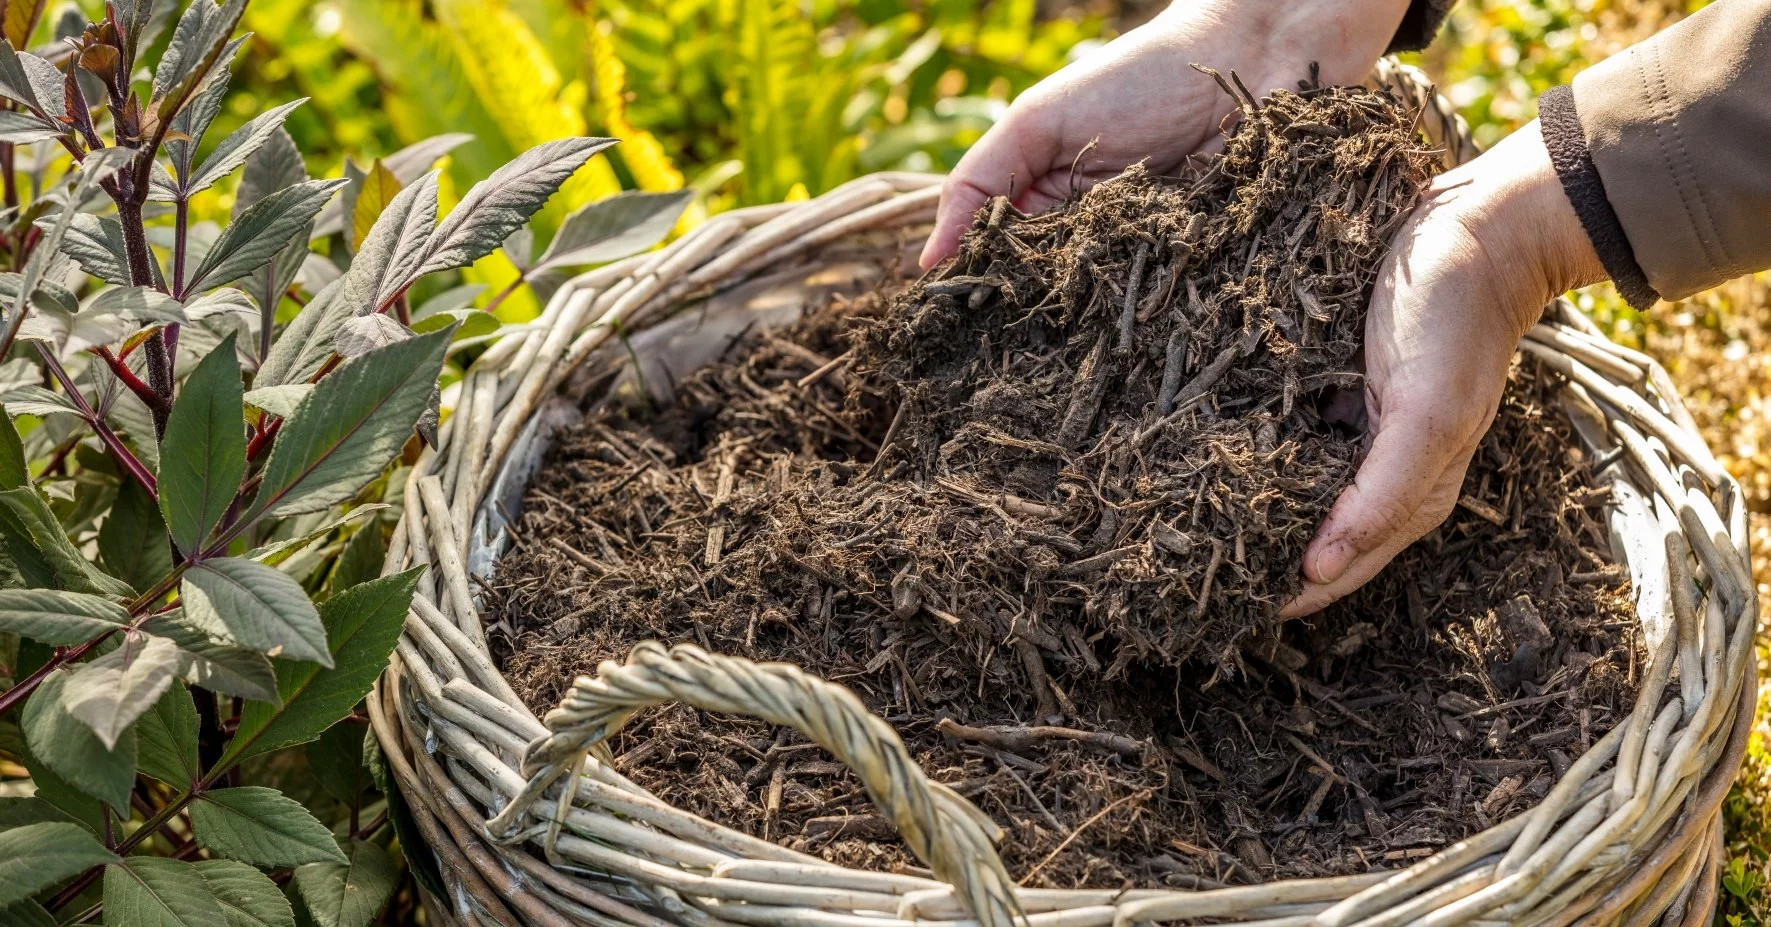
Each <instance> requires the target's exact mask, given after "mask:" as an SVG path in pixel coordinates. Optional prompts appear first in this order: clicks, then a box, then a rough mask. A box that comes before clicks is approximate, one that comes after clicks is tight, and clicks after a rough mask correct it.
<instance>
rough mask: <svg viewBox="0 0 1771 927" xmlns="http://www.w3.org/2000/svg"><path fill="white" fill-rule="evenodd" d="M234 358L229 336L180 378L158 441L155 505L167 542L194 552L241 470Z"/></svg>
mask: <svg viewBox="0 0 1771 927" xmlns="http://www.w3.org/2000/svg"><path fill="white" fill-rule="evenodd" d="M243 390H244V387H242V386H241V384H240V359H239V356H238V354H237V352H236V350H235V347H234V336H233V335H228V336H227V337H226V338H224V339H222V342H221V345H220V346H219V347H217V348H215V349H214V350H212V351H210V352H209V353H208V354H207V355H205V356H204V358H203V360H202V361H201V362H200V363H198V364H197V369H196V370H194V371H192V373H191V375H190V377H189V378H188V379H186V380H185V382H184V388H183V389H182V390H180V391H179V394H178V399H177V400H176V401H175V402H174V403H173V405H172V415H171V416H170V417H169V418H168V419H167V421H166V435H165V437H164V438H163V439H162V440H161V442H160V509H161V512H162V513H163V514H164V515H165V517H166V526H167V528H168V530H169V531H170V532H171V534H172V541H173V543H175V544H177V545H178V549H179V550H181V551H183V552H184V554H185V556H186V557H195V556H197V554H198V553H199V552H200V551H201V549H202V546H203V542H204V540H205V539H207V538H208V537H209V533H210V532H211V531H213V530H215V526H216V525H218V524H220V523H221V520H222V518H223V517H225V516H226V515H227V511H228V508H229V507H230V506H231V505H233V502H234V496H235V494H236V493H238V492H239V491H240V480H241V478H242V477H244V476H245V474H246V426H245V424H244V423H243V421H242V420H241V417H240V415H241V408H240V404H241V395H242V393H243Z"/></svg>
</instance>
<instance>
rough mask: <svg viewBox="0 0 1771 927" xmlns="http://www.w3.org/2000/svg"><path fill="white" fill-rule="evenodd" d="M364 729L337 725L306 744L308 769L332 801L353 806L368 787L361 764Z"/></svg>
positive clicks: (367, 775) (366, 768)
mask: <svg viewBox="0 0 1771 927" xmlns="http://www.w3.org/2000/svg"><path fill="white" fill-rule="evenodd" d="M367 733H368V729H367V728H365V727H363V726H362V725H360V724H349V723H344V722H340V723H338V724H334V725H332V726H331V727H329V728H327V729H326V731H325V732H324V733H322V734H321V735H320V736H319V739H317V740H315V741H314V742H312V743H310V744H308V745H307V748H306V749H305V750H304V751H303V753H305V754H306V755H307V766H308V769H311V770H313V773H314V778H316V779H318V780H320V785H321V786H323V787H324V788H325V789H326V791H327V792H330V793H331V794H332V797H333V798H336V799H338V800H339V802H341V803H343V804H345V805H356V804H357V803H358V801H359V800H360V799H361V798H362V797H363V791H364V790H365V789H367V788H368V787H369V786H370V784H371V783H370V775H369V767H368V765H367V764H365V763H364V762H363V743H364V741H365V739H366V737H365V735H366V734H367Z"/></svg>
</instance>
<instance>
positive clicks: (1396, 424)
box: [922, 0, 1604, 616]
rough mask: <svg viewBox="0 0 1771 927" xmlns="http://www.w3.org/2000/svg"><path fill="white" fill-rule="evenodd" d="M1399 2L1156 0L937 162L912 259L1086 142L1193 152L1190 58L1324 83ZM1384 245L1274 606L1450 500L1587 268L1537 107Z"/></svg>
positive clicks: (940, 253)
mask: <svg viewBox="0 0 1771 927" xmlns="http://www.w3.org/2000/svg"><path fill="white" fill-rule="evenodd" d="M1406 7H1407V3H1406V0H1359V2H1351V3H1301V4H1300V3H1295V2H1274V0H1204V2H1177V3H1175V4H1173V5H1172V6H1170V7H1169V8H1168V9H1167V10H1165V11H1164V12H1163V13H1161V14H1160V15H1158V16H1157V18H1156V19H1154V20H1152V21H1151V22H1150V23H1149V24H1147V25H1145V26H1142V27H1140V28H1138V29H1134V30H1132V31H1130V32H1127V33H1126V34H1125V35H1124V36H1122V37H1120V38H1118V39H1116V40H1114V41H1113V42H1112V43H1111V44H1110V45H1108V46H1107V47H1106V48H1105V49H1103V50H1102V51H1100V52H1097V53H1096V54H1094V55H1092V56H1090V57H1088V58H1085V59H1083V60H1081V61H1079V62H1076V63H1075V64H1072V65H1070V66H1069V67H1066V68H1064V69H1063V70H1061V71H1059V72H1058V73H1057V74H1054V75H1053V76H1052V77H1050V78H1048V79H1047V80H1045V81H1044V82H1042V83H1040V84H1039V85H1037V86H1035V87H1033V88H1032V89H1031V90H1029V91H1027V92H1026V93H1025V94H1022V95H1021V97H1020V98H1019V99H1017V100H1016V101H1015V103H1014V104H1013V105H1012V106H1011V107H1009V110H1008V112H1007V113H1006V114H1005V116H1004V117H1003V119H1002V120H1001V121H1000V122H998V123H997V124H996V126H995V127H994V128H992V129H991V130H990V131H989V132H988V133H987V134H986V135H985V136H984V137H983V138H982V139H981V140H980V141H979V142H978V143H977V145H975V146H974V147H973V148H972V149H971V151H970V152H968V153H967V154H966V156H965V158H964V159H962V160H961V161H960V163H959V165H958V166H957V167H956V168H955V169H954V171H953V173H952V174H951V175H950V176H949V177H948V179H947V183H946V187H945V188H944V189H943V190H942V194H941V205H940V211H939V214H938V216H937V218H936V225H935V231H934V234H933V235H932V236H931V237H930V239H929V242H928V245H927V247H926V249H925V250H924V251H923V255H922V263H923V266H924V267H932V266H933V265H934V264H936V263H938V262H940V261H941V260H943V259H945V258H946V257H948V256H949V255H951V254H952V253H953V251H954V250H955V248H956V247H957V245H958V242H959V237H960V235H961V234H963V233H964V231H965V230H966V228H967V227H968V226H969V224H970V222H971V217H972V214H973V213H974V212H976V211H977V210H978V209H979V208H980V207H981V206H983V205H984V204H985V203H987V202H988V201H989V200H990V198H991V197H993V196H996V195H1010V196H1012V197H1013V198H1014V200H1015V204H1016V205H1017V206H1019V207H1021V208H1022V209H1023V210H1027V211H1037V210H1041V209H1045V208H1047V207H1049V206H1051V205H1053V204H1056V203H1058V202H1061V201H1062V200H1064V199H1065V198H1066V197H1067V196H1068V195H1069V194H1070V188H1071V183H1072V179H1071V178H1072V164H1073V163H1075V162H1076V158H1077V156H1078V153H1079V152H1082V151H1083V149H1084V148H1085V147H1087V146H1088V145H1089V144H1090V143H1091V142H1094V143H1095V147H1094V149H1093V150H1092V151H1090V152H1089V153H1088V155H1087V157H1086V158H1085V159H1084V160H1083V161H1082V162H1081V163H1078V164H1076V169H1075V177H1076V180H1077V181H1078V182H1079V183H1080V184H1081V185H1088V184H1091V183H1094V182H1097V181H1100V180H1104V179H1107V178H1109V177H1112V176H1114V175H1116V174H1118V173H1119V172H1120V171H1121V170H1123V169H1124V168H1126V167H1128V166H1130V165H1131V164H1134V163H1136V162H1138V161H1147V162H1148V163H1149V165H1150V168H1151V169H1152V170H1153V171H1155V172H1158V173H1163V172H1170V171H1173V170H1175V169H1176V168H1178V167H1179V166H1180V165H1181V163H1182V162H1183V161H1184V159H1185V158H1186V157H1187V156H1188V155H1191V154H1193V153H1195V152H1198V151H1202V150H1208V149H1209V148H1210V147H1211V146H1213V145H1214V144H1215V143H1216V139H1217V137H1218V129H1219V126H1220V124H1221V121H1222V120H1223V119H1224V118H1225V117H1226V116H1227V115H1229V113H1230V111H1231V110H1232V109H1233V106H1234V104H1233V102H1232V101H1231V100H1229V99H1228V98H1227V97H1226V96H1225V95H1224V94H1223V93H1222V92H1221V91H1220V90H1219V89H1218V88H1217V86H1216V85H1215V84H1214V83H1213V82H1212V80H1211V79H1210V78H1209V77H1207V76H1205V75H1203V74H1200V73H1198V72H1196V71H1194V70H1193V69H1192V67H1191V65H1192V63H1194V62H1199V63H1201V64H1209V65H1211V66H1212V67H1214V68H1217V69H1219V70H1231V69H1233V70H1235V71H1236V73H1237V74H1238V75H1239V76H1241V77H1242V79H1243V81H1244V82H1245V83H1247V85H1248V86H1249V88H1250V89H1251V90H1253V91H1254V92H1255V93H1256V94H1260V93H1263V92H1265V91H1267V90H1269V89H1272V88H1277V87H1288V88H1289V87H1294V86H1295V84H1296V81H1297V80H1298V79H1300V78H1302V77H1304V76H1306V75H1307V74H1308V73H1309V66H1310V64H1311V63H1312V62H1316V63H1318V64H1320V66H1321V76H1322V80H1323V81H1324V82H1325V83H1358V82H1360V81H1361V80H1363V79H1364V77H1365V75H1366V74H1367V73H1369V72H1370V70H1371V67H1372V65H1373V64H1374V63H1375V62H1376V60H1377V58H1378V56H1379V55H1381V54H1382V53H1383V51H1384V48H1385V46H1386V45H1387V44H1388V43H1389V40H1390V37H1391V35H1392V34H1393V33H1394V31H1395V28H1396V25H1397V23H1398V22H1400V20H1401V17H1402V14H1403V12H1404V10H1405V9H1406ZM1391 245H1392V250H1391V253H1390V255H1389V257H1388V258H1387V259H1386V260H1385V262H1384V264H1383V267H1382V269H1381V271H1380V272H1379V276H1378V281H1377V284H1376V288H1375V289H1374V291H1373V293H1372V299H1371V306H1370V310H1369V312H1368V314H1367V318H1366V343H1365V364H1366V370H1365V375H1366V380H1365V405H1366V413H1367V440H1368V441H1369V442H1370V451H1369V453H1368V455H1367V457H1366V459H1365V462H1364V464H1363V465H1362V466H1361V467H1360V469H1359V473H1358V475H1357V477H1356V478H1355V480H1354V482H1353V484H1352V485H1351V486H1350V487H1348V488H1347V489H1346V490H1345V491H1344V492H1343V493H1342V495H1341V497H1340V499H1339V500H1338V501H1337V502H1336V504H1335V506H1334V508H1333V510H1332V511H1331V512H1330V513H1329V515H1328V518H1327V519H1326V520H1324V522H1323V523H1322V525H1321V527H1320V528H1319V529H1318V531H1317V535H1316V537H1315V539H1314V540H1313V541H1311V543H1310V546H1309V547H1308V549H1307V550H1306V551H1305V554H1304V579H1305V583H1304V591H1303V592H1302V594H1301V595H1299V597H1298V598H1297V599H1295V600H1293V601H1292V602H1291V603H1290V604H1289V605H1288V606H1286V608H1285V611H1284V614H1285V615H1287V616H1298V615H1306V614H1310V613H1312V612H1315V611H1318V610H1320V609H1321V608H1323V607H1324V606H1326V605H1328V604H1329V603H1330V602H1333V601H1334V600H1335V599H1338V598H1340V597H1341V596H1344V595H1346V594H1347V593H1349V592H1351V591H1353V590H1354V589H1357V588H1358V587H1359V586H1360V585H1362V584H1364V583H1365V582H1366V581H1367V580H1369V579H1371V577H1373V576H1375V575H1376V574H1377V572H1378V571H1379V570H1380V569H1382V568H1383V566H1384V565H1385V564H1387V563H1389V561H1390V559H1391V558H1393V557H1394V556H1396V554H1397V553H1399V552H1400V551H1401V550H1402V549H1403V548H1404V547H1407V546H1408V545H1409V544H1412V543H1413V542H1414V541H1415V540H1417V539H1419V538H1420V537H1421V536H1422V535H1424V534H1426V533H1427V532H1428V531H1430V530H1432V529H1433V528H1434V527H1435V526H1437V525H1438V524H1439V523H1440V522H1442V521H1444V520H1445V518H1446V517H1447V516H1448V515H1450V514H1451V510H1452V507H1453V506H1454V505H1456V504H1457V498H1458V494H1459V491H1460V489H1461V487H1462V485H1463V478H1464V471H1465V469H1466V468H1467V467H1468V466H1469V462H1470V458H1471V456H1472V455H1473V454H1474V453H1475V451H1476V447H1477V445H1478V443H1479V442H1480V441H1481V438H1482V435H1483V433H1484V432H1486V431H1487V429H1488V425H1489V423H1490V422H1491V421H1493V419H1494V414H1495V411H1496V410H1497V409H1498V408H1499V406H1500V399H1501V392H1502V390H1503V388H1504V387H1505V385H1506V376H1507V367H1508V365H1509V364H1510V362H1511V359H1512V356H1513V351H1514V349H1515V348H1516V347H1517V345H1518V342H1519V339H1520V338H1521V337H1523V336H1524V334H1525V330H1526V329H1527V328H1529V327H1530V326H1531V324H1532V323H1533V322H1534V321H1536V319H1537V318H1538V315H1539V314H1540V313H1541V311H1542V309H1543V307H1544V305H1545V304H1546V303H1548V302H1549V301H1550V300H1551V299H1553V298H1555V297H1556V296H1557V295H1559V294H1561V293H1562V292H1564V291H1566V290H1568V289H1572V288H1574V287H1578V286H1584V285H1586V284H1588V283H1593V282H1596V281H1598V280H1600V279H1603V277H1604V271H1603V268H1602V267H1601V266H1600V264H1599V259H1598V257H1597V255H1596V254H1595V253H1594V252H1593V248H1592V245H1591V243H1590V242H1589V241H1588V239H1587V237H1586V233H1585V232H1584V231H1583V230H1582V228H1581V226H1580V222H1579V220H1578V219H1577V218H1576V217H1575V215H1574V211H1573V208H1572V207H1570V206H1569V204H1568V201H1567V199H1566V197H1565V196H1564V195H1563V192H1562V188H1561V183H1560V181H1559V180H1558V179H1557V176H1556V173H1555V169H1554V168H1553V166H1552V165H1551V163H1550V158H1549V153H1548V151H1547V150H1546V149H1545V148H1544V144H1543V139H1542V137H1541V136H1540V135H1539V133H1538V128H1537V123H1536V122H1532V123H1531V124H1530V125H1528V126H1526V127H1525V128H1523V129H1521V130H1519V131H1518V132H1516V133H1514V134H1513V135H1512V136H1510V137H1508V138H1507V139H1506V140H1505V141H1503V142H1501V143H1500V144H1499V145H1497V146H1495V148H1494V149H1493V150H1492V151H1489V152H1488V153H1486V154H1484V155H1482V156H1481V157H1479V158H1477V159H1475V160H1474V161H1471V162H1470V163H1469V164H1466V165H1464V166H1462V167H1459V168H1457V169H1455V170H1452V171H1449V172H1447V173H1445V174H1442V175H1440V176H1439V177H1438V178H1437V179H1436V180H1435V181H1434V183H1433V185H1432V186H1431V188H1430V189H1429V190H1428V192H1427V194H1426V196H1425V198H1424V199H1423V200H1422V202H1421V204H1420V205H1419V206H1418V207H1417V208H1416V210H1415V212H1414V214H1413V215H1412V216H1411V217H1410V219H1409V220H1408V221H1407V222H1406V223H1405V224H1404V225H1403V226H1402V227H1401V228H1400V229H1399V230H1398V231H1397V233H1396V236H1395V238H1394V239H1392V242H1391Z"/></svg>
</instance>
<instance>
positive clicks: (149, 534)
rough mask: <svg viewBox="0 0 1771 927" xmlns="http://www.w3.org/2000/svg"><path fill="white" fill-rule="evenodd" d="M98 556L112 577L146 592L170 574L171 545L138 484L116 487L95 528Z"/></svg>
mask: <svg viewBox="0 0 1771 927" xmlns="http://www.w3.org/2000/svg"><path fill="white" fill-rule="evenodd" d="M98 555H99V558H100V559H101V560H102V561H103V562H104V565H105V569H107V570H109V571H110V573H111V575H112V576H115V577H117V578H118V579H121V580H123V581H124V582H126V583H128V584H129V585H130V586H132V587H134V589H135V591H137V592H146V591H148V589H150V588H152V587H153V585H154V583H157V582H159V581H160V578H161V577H163V576H165V575H166V574H168V573H171V572H172V545H170V544H168V543H166V523H165V522H164V521H162V520H161V518H160V507H159V506H158V505H156V504H155V503H154V497H153V496H150V495H148V491H147V489H145V488H144V487H143V486H142V485H141V484H140V483H138V482H136V481H135V480H130V479H126V480H124V481H123V483H122V485H120V486H118V487H117V499H116V501H115V502H113V503H111V511H110V514H108V515H106V516H105V520H104V521H103V522H102V523H101V524H100V525H99V526H98Z"/></svg>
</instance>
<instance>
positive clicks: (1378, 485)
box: [1304, 410, 1469, 585]
mask: <svg viewBox="0 0 1771 927" xmlns="http://www.w3.org/2000/svg"><path fill="white" fill-rule="evenodd" d="M1461 431H1463V429H1461V428H1458V427H1456V425H1454V424H1453V423H1452V422H1451V421H1450V420H1449V416H1444V417H1437V416H1435V415H1434V414H1433V413H1432V411H1431V410H1418V411H1415V410H1409V411H1404V410H1397V411H1396V412H1395V413H1394V414H1392V415H1389V416H1385V417H1384V418H1383V419H1382V420H1380V422H1379V424H1378V431H1377V435H1376V436H1375V437H1374V438H1373V440H1372V444H1371V453H1370V454H1369V455H1367V456H1366V458H1365V462H1364V463H1363V464H1361V465H1360V467H1359V473H1358V475H1357V476H1355V477H1354V479H1353V484H1352V485H1351V486H1348V487H1347V488H1346V489H1345V490H1344V491H1342V493H1341V496H1340V498H1339V499H1337V500H1336V501H1335V504H1334V508H1333V509H1332V510H1330V512H1329V513H1328V518H1327V519H1325V520H1324V521H1323V522H1322V527H1321V528H1320V529H1319V530H1318V531H1317V533H1316V537H1315V539H1314V540H1312V541H1311V542H1310V546H1309V547H1308V548H1306V549H1305V551H1304V576H1305V577H1306V578H1307V579H1308V580H1309V581H1310V582H1311V583H1315V584H1319V585H1332V584H1334V583H1336V582H1337V581H1338V580H1340V579H1342V578H1343V577H1344V576H1346V575H1347V573H1348V571H1349V569H1350V568H1351V567H1352V566H1353V565H1354V563H1356V562H1358V561H1360V560H1361V559H1363V558H1367V557H1368V556H1369V555H1373V554H1380V555H1382V556H1381V560H1382V561H1387V560H1388V559H1389V558H1390V557H1392V556H1394V555H1395V554H1396V553H1397V552H1399V551H1401V549H1402V548H1404V547H1406V546H1408V545H1409V544H1410V543H1412V542H1413V541H1414V540H1415V539H1416V538H1417V537H1418V536H1419V534H1420V533H1422V532H1423V531H1424V530H1427V529H1430V528H1431V527H1432V526H1433V525H1434V524H1436V523H1437V521H1438V520H1440V519H1442V518H1443V517H1444V516H1445V515H1446V514H1449V509H1450V504H1451V503H1455V501H1456V494H1455V488H1456V487H1455V484H1454V485H1453V490H1454V491H1453V492H1452V493H1450V494H1449V495H1450V498H1449V499H1441V498H1437V497H1438V496H1445V495H1447V494H1446V493H1445V492H1444V486H1445V484H1446V477H1447V476H1448V475H1449V476H1451V477H1453V478H1454V479H1455V481H1456V483H1461V474H1448V471H1450V470H1453V469H1460V470H1461V467H1458V460H1459V457H1460V456H1462V457H1464V458H1465V459H1467V454H1465V453H1464V451H1463V449H1464V447H1465V446H1466V445H1467V444H1468V443H1469V438H1468V436H1467V435H1464V434H1461V433H1459V432H1461ZM1429 501H1431V502H1433V503H1435V506H1434V508H1435V511H1432V512H1427V511H1424V510H1423V509H1424V507H1426V505H1427V503H1428V502H1429ZM1437 508H1445V509H1446V511H1443V512H1440V511H1436V509H1437ZM1382 565H1383V564H1382V562H1379V563H1377V564H1376V567H1381V566H1382ZM1364 566H1371V565H1370V564H1365V565H1364ZM1376 571H1377V570H1376V568H1375V567H1374V568H1372V569H1370V570H1369V573H1373V574H1374V573H1376ZM1361 572H1367V571H1366V570H1361Z"/></svg>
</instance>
